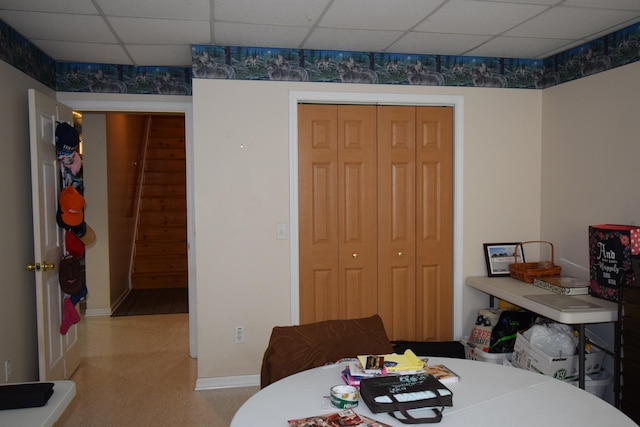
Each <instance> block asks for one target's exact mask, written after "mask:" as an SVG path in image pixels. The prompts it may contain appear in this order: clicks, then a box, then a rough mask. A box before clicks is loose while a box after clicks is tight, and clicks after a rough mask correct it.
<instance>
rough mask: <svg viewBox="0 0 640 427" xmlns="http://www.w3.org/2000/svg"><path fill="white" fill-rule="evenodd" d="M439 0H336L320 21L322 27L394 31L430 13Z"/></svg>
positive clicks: (408, 25)
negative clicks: (390, 8) (392, 0)
mask: <svg viewBox="0 0 640 427" xmlns="http://www.w3.org/2000/svg"><path fill="white" fill-rule="evenodd" d="M440 4H442V0H395V1H394V2H393V13H389V1H388V0H335V2H334V3H333V4H332V5H331V8H330V9H329V10H328V11H327V13H326V14H325V15H324V16H323V17H322V19H321V20H320V22H319V24H318V25H319V26H321V27H329V28H343V29H361V30H396V31H404V30H406V29H407V28H411V27H413V26H414V25H416V24H417V23H418V22H420V21H421V20H422V19H424V18H425V17H426V16H427V15H429V14H430V13H432V12H433V11H434V10H435V9H436V8H437V7H438V6H439V5H440Z"/></svg>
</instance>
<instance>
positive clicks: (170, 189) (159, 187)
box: [142, 183, 187, 199]
mask: <svg viewBox="0 0 640 427" xmlns="http://www.w3.org/2000/svg"><path fill="white" fill-rule="evenodd" d="M186 193H187V189H186V188H185V186H184V185H182V184H178V185H176V184H147V183H145V184H143V185H142V197H180V198H183V199H184V198H185V197H186Z"/></svg>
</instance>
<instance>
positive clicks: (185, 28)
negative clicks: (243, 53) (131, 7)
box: [109, 18, 211, 45]
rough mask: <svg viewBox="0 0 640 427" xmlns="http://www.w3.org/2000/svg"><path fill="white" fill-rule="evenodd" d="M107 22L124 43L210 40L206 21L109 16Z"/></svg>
mask: <svg viewBox="0 0 640 427" xmlns="http://www.w3.org/2000/svg"><path fill="white" fill-rule="evenodd" d="M109 22H110V23H111V25H112V26H113V28H114V30H115V31H116V32H117V33H118V35H119V36H120V39H121V40H122V41H123V42H125V43H132V44H170V45H171V44H173V45H175V44H191V43H194V44H198V43H208V42H209V41H210V40H211V36H210V28H209V23H208V22H206V21H180V20H176V19H148V18H109Z"/></svg>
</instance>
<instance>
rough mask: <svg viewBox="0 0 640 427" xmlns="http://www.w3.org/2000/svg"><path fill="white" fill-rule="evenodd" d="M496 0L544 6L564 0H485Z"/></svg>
mask: <svg viewBox="0 0 640 427" xmlns="http://www.w3.org/2000/svg"><path fill="white" fill-rule="evenodd" d="M486 1H496V2H498V3H527V4H543V5H545V6H556V5H559V4H560V3H562V2H563V1H564V0H506V1H503V0H486Z"/></svg>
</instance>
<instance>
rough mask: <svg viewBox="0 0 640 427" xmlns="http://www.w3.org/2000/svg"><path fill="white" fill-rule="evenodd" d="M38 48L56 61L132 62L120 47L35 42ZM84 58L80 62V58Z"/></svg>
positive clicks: (114, 45)
mask: <svg viewBox="0 0 640 427" xmlns="http://www.w3.org/2000/svg"><path fill="white" fill-rule="evenodd" d="M33 42H34V44H35V45H36V46H38V47H39V48H40V49H42V50H43V51H45V52H47V54H48V55H49V56H51V58H53V59H55V60H56V61H66V62H86V63H90V64H91V63H97V64H122V65H130V64H131V60H130V59H129V57H128V56H127V54H126V52H125V51H124V50H123V49H122V47H121V46H120V45H117V44H95V43H82V42H61V41H48V40H34V41H33ZM79 57H80V58H82V61H79V60H78V58H79Z"/></svg>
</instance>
